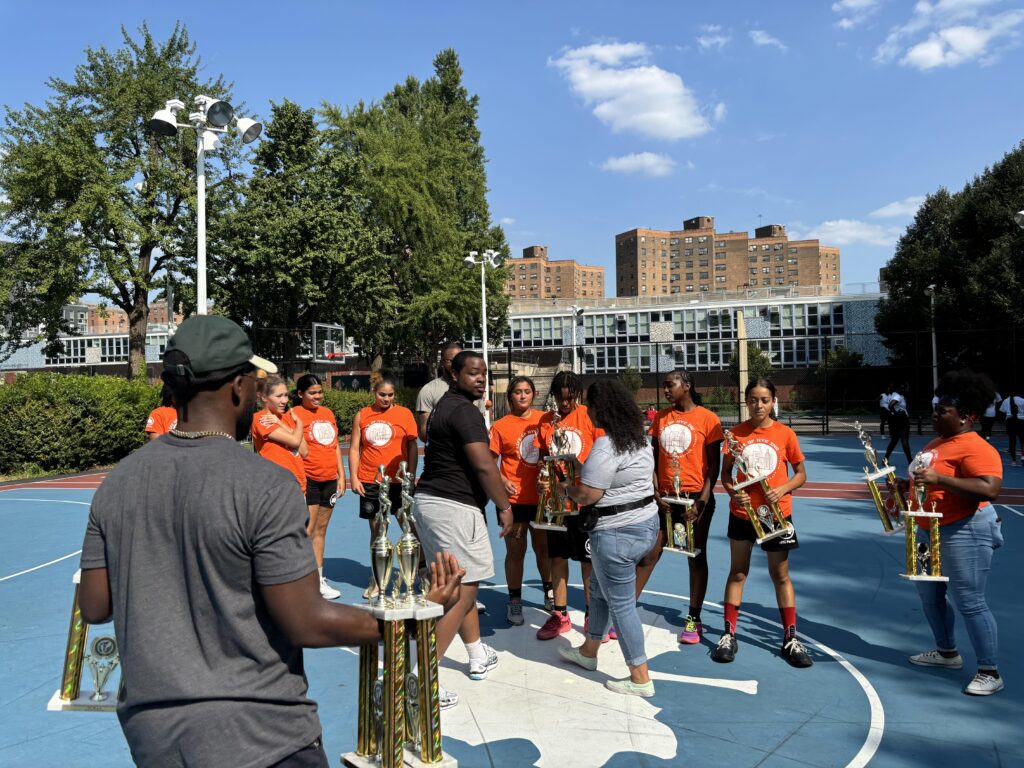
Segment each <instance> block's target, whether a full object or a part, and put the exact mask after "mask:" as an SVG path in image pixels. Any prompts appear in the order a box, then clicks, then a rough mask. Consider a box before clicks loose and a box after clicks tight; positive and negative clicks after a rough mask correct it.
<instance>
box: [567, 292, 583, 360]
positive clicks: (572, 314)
mask: <svg viewBox="0 0 1024 768" xmlns="http://www.w3.org/2000/svg"><path fill="white" fill-rule="evenodd" d="M585 311H586V310H585V309H584V308H583V307H577V306H576V305H575V304H573V305H572V306H571V307H569V323H570V324H571V327H570V329H569V333H570V334H571V336H570V337H569V343H570V344H572V372H573V373H579V371H577V370H576V360H577V349H576V348H577V343H576V320H577V318H580V317H583V313H584V312H585Z"/></svg>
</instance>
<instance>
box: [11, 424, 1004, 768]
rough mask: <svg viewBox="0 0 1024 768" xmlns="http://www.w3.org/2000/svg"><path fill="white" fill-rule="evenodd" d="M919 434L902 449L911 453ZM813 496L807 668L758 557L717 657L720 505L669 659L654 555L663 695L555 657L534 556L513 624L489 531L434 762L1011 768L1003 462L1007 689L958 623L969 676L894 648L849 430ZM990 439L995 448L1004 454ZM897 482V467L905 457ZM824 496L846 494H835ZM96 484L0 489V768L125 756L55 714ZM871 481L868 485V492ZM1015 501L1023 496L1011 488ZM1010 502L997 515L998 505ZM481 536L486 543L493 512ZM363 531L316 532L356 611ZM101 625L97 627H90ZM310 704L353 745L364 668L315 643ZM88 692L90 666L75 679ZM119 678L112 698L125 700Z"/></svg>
mask: <svg viewBox="0 0 1024 768" xmlns="http://www.w3.org/2000/svg"><path fill="white" fill-rule="evenodd" d="M926 439H927V438H925V437H917V438H914V440H913V448H914V450H919V449H920V448H921V447H922V446H923V445H924V442H925V441H926ZM801 443H802V446H803V448H804V451H805V453H806V454H807V456H808V475H809V478H810V481H811V482H812V483H815V484H820V485H817V486H816V488H817V490H816V492H817V493H818V494H819V495H818V496H817V497H814V496H800V497H798V498H797V499H796V500H795V518H794V519H795V520H796V525H797V528H798V531H799V537H800V543H801V546H800V548H799V550H797V551H796V552H794V553H792V554H791V556H790V563H791V574H792V577H793V580H794V583H795V586H796V594H797V608H798V611H799V626H798V630H799V633H800V635H801V636H802V638H803V639H804V640H805V641H806V642H807V645H808V647H809V649H810V650H811V652H812V655H813V658H814V660H815V666H814V667H813V668H811V669H807V670H797V669H793V668H790V667H789V666H788V665H787V664H786V663H785V662H784V661H782V660H781V659H780V658H779V656H778V650H779V644H780V632H781V629H780V626H779V616H778V611H777V609H776V607H775V598H774V591H773V589H772V586H771V582H770V580H769V578H768V574H767V569H766V567H765V559H764V556H763V555H762V554H759V553H758V552H755V555H754V558H753V565H752V568H751V574H750V578H749V580H748V583H747V588H746V593H745V602H744V605H743V606H742V613H741V617H740V622H739V633H738V638H739V644H740V646H739V654H738V656H737V659H736V662H735V663H733V664H730V665H719V664H715V663H713V662H712V661H711V660H710V658H709V653H710V650H711V648H712V647H713V646H714V644H715V642H717V640H718V637H719V634H720V632H721V628H722V611H721V607H720V604H721V600H722V591H723V585H724V579H725V576H726V573H727V570H728V545H727V542H726V538H725V528H726V522H727V513H726V511H725V509H724V503H723V502H724V500H725V499H724V496H721V495H720V496H719V510H718V512H717V513H716V515H715V519H714V521H713V523H712V535H711V541H710V542H709V558H710V565H711V584H710V588H709V592H708V600H709V602H708V603H707V604H706V606H705V610H704V623H705V627H706V628H707V630H708V632H707V635H706V637H705V639H704V641H703V643H702V644H701V645H697V646H679V645H677V644H676V640H675V636H676V634H677V633H678V631H679V628H680V624H681V614H680V611H682V613H683V614H685V612H686V608H687V600H686V593H687V587H688V579H687V575H686V565H685V562H684V560H685V558H682V557H679V556H674V555H672V556H669V555H666V556H665V557H663V558H662V561H661V563H660V564H659V566H658V568H657V570H656V571H655V573H654V576H653V578H652V579H651V581H650V583H649V585H648V590H647V592H646V593H645V594H644V595H643V597H642V599H641V615H642V619H643V621H644V623H645V625H646V628H647V653H648V655H649V656H650V657H651V661H650V664H651V670H652V676H653V677H654V679H655V685H656V689H657V694H656V695H655V697H654V698H652V699H647V700H643V699H636V698H632V697H623V696H617V695H616V694H612V693H610V692H608V691H606V690H605V689H604V688H603V682H604V680H606V679H608V677H624V676H625V675H626V667H625V664H624V663H623V661H622V657H621V653H620V652H619V649H618V645H617V644H616V643H609V644H608V645H605V646H603V648H602V652H601V655H600V664H599V667H598V670H597V672H593V673H588V672H584V671H583V670H580V669H577V668H572V667H569V666H567V665H566V664H564V663H562V662H560V661H559V658H558V655H557V651H556V649H557V646H558V644H560V643H562V644H564V643H570V642H571V643H573V644H578V643H579V642H580V640H581V636H580V635H579V633H578V632H575V631H574V632H571V633H569V634H567V635H563V636H561V637H560V638H557V639H555V640H552V641H549V642H540V641H538V640H536V639H535V638H534V632H535V630H536V628H537V627H538V626H539V625H540V624H541V623H543V621H544V619H545V618H546V617H545V615H544V614H543V611H542V609H541V607H540V606H541V604H542V602H543V601H542V595H541V592H540V589H539V586H538V584H539V583H538V581H537V578H536V577H537V573H536V569H535V567H534V565H533V559H532V553H530V552H528V553H527V570H526V573H527V585H526V589H525V591H524V598H525V601H526V602H527V604H528V605H527V607H526V616H527V620H526V625H525V626H522V627H509V626H508V625H507V624H506V623H505V603H506V598H507V595H506V592H505V591H504V589H503V585H504V575H503V570H502V559H503V554H504V544H503V542H501V541H500V540H499V539H498V538H497V536H496V535H493V536H492V539H493V542H494V551H495V559H496V567H497V573H496V574H495V577H494V578H493V580H492V581H491V582H490V583H489V584H488V585H487V587H486V588H485V589H483V590H481V600H482V601H483V602H484V603H485V604H486V605H487V609H488V610H487V612H486V614H484V615H483V616H482V617H481V622H482V626H483V634H484V640H485V642H487V643H489V644H490V645H492V646H493V647H494V648H495V649H496V650H497V652H498V655H499V658H500V663H499V665H498V667H497V668H496V669H494V670H493V671H492V672H491V673H490V675H489V677H488V679H487V680H485V681H481V682H475V681H472V680H470V679H469V677H468V675H467V673H466V672H467V670H466V658H465V651H464V649H463V648H462V646H461V643H460V642H459V641H457V640H456V642H455V643H453V646H452V649H451V650H450V652H449V655H448V657H447V658H446V659H445V662H444V664H443V665H442V670H441V679H442V683H443V684H444V685H445V687H447V688H449V689H450V690H453V691H456V692H457V693H459V695H460V697H461V702H460V704H459V706H458V707H457V708H455V709H453V710H451V711H449V712H446V713H445V714H444V716H443V730H444V735H445V749H446V751H447V752H449V753H450V754H451V755H452V756H454V757H455V758H457V759H458V761H459V764H460V765H462V766H466V768H470V767H472V766H520V765H521V766H529V765H538V766H573V768H586V767H587V766H617V767H619V766H621V767H624V766H678V765H692V766H730V768H745V767H746V766H774V767H777V768H782V767H783V766H864V765H872V766H915V768H918V767H921V766H927V767H929V768H934V767H937V766H958V767H960V766H967V767H969V768H981V767H982V766H1011V765H1024V738H1022V735H1021V734H1022V732H1024V731H1022V725H1021V723H1022V722H1024V664H1022V662H1021V657H1020V656H1018V654H1019V653H1020V652H1021V650H1022V647H1024V643H1022V641H1024V619H1022V617H1021V612H1020V611H1019V609H1018V608H1016V607H1015V606H1019V594H1020V592H1019V590H1020V585H1021V581H1020V578H1021V566H1020V563H1021V561H1022V557H1024V491H1022V490H1020V489H1024V469H1020V468H1013V467H1010V466H1009V462H1008V461H1007V462H1006V463H1005V465H1004V466H1005V479H1004V486H1005V488H1004V491H1005V494H1004V498H1003V499H1001V500H1000V503H999V505H998V510H999V512H1000V515H1001V517H1002V520H1003V533H1004V536H1005V539H1006V544H1005V546H1004V547H1003V548H1002V549H1001V550H999V551H998V552H997V553H996V557H995V562H994V565H993V570H992V573H991V576H990V580H989V588H988V596H989V602H990V604H991V605H992V607H993V609H994V611H995V614H996V618H997V621H998V622H999V631H1000V641H1001V642H1000V647H1001V651H1002V655H1001V658H1000V665H999V666H1000V671H1001V672H1002V674H1003V676H1004V677H1005V679H1006V681H1007V687H1006V689H1005V690H1004V691H1002V692H1001V693H998V694H996V695H994V696H990V697H986V698H976V697H970V696H965V695H964V694H962V693H961V689H962V687H963V685H964V684H965V683H966V682H967V681H968V680H969V679H970V676H971V674H972V673H973V671H974V662H975V659H974V656H973V652H972V650H971V647H970V643H969V642H968V640H967V638H966V634H965V632H964V631H963V625H962V623H961V622H960V621H959V619H958V625H957V631H958V636H959V640H960V650H961V652H962V653H963V654H964V656H965V666H964V669H963V670H958V671H948V670H936V669H928V668H919V667H913V666H911V665H909V664H908V663H907V656H908V655H910V654H912V653H916V652H918V651H922V650H926V649H930V648H931V647H932V640H931V634H930V632H929V630H928V627H927V624H926V622H925V619H924V616H923V614H922V611H921V606H920V602H919V600H918V597H917V593H916V589H915V587H914V586H913V585H912V584H910V583H908V582H906V581H904V580H902V579H900V578H899V577H898V575H897V574H898V573H899V572H900V570H901V566H902V557H903V548H902V547H903V540H902V537H898V536H897V537H885V536H882V535H881V533H880V529H881V526H880V523H879V521H878V518H877V515H876V513H875V511H874V508H873V506H872V504H871V502H870V501H869V500H868V499H867V498H866V494H861V498H851V496H854V494H853V493H851V489H852V488H854V487H855V486H846V485H839V484H847V483H857V482H858V475H859V471H860V467H861V464H862V457H861V450H860V446H859V443H858V442H857V440H856V438H855V437H853V436H852V435H849V436H843V437H831V438H820V437H818V438H811V437H803V438H802V439H801ZM998 447H1000V448H1005V445H1003V444H1000V445H999V446H998ZM898 459H899V460H898V461H897V462H896V463H897V466H898V467H899V468H900V471H901V473H902V472H905V469H906V463H905V460H904V459H903V458H902V456H899V457H898ZM830 484H837V485H834V486H832V485H830ZM90 485H94V483H90V482H89V479H88V477H85V478H79V479H74V480H65V481H60V482H56V483H34V484H33V483H28V484H22V485H17V486H7V487H0V521H2V525H3V539H2V540H3V545H2V548H0V627H2V629H0V658H2V667H3V685H2V686H0V765H2V766H19V767H20V766H93V765H102V766H106V767H108V768H115V767H116V766H129V765H131V764H132V763H131V757H130V754H129V752H128V748H127V745H126V744H125V741H124V738H123V737H122V735H121V730H120V728H119V726H118V723H117V719H116V717H115V715H113V714H112V713H96V712H49V711H47V708H46V705H47V702H48V700H49V699H50V697H51V695H52V694H53V693H54V691H55V690H56V689H57V687H58V682H59V679H60V673H61V665H62V661H63V653H64V644H65V641H66V637H67V628H68V620H69V616H70V609H71V600H72V591H73V587H72V582H71V579H72V575H73V574H74V572H75V570H76V569H77V567H78V557H77V550H78V549H79V548H80V547H81V543H82V536H83V533H84V529H85V522H86V517H87V513H88V504H89V501H90V499H91V497H92V494H93V490H92V489H91V488H90ZM861 487H862V485H861ZM1011 489H1016V490H1011ZM1004 502H1005V503H1004ZM490 524H491V530H492V534H493V533H494V531H495V528H494V519H493V513H492V514H491V515H490ZM368 538H369V537H368V533H367V531H366V524H365V522H363V521H361V520H359V519H358V518H357V515H356V502H355V499H354V497H353V495H352V494H347V495H346V496H345V497H344V498H343V499H342V500H341V501H340V502H339V504H338V508H337V510H336V512H335V514H334V519H333V521H332V523H331V528H330V531H329V533H328V539H327V560H326V562H325V575H326V576H327V577H328V579H329V580H330V581H331V582H332V583H334V584H335V585H336V586H337V587H338V588H339V589H340V590H341V591H342V598H341V599H342V601H345V602H357V601H358V600H359V599H360V593H361V592H362V590H363V588H364V587H365V586H366V584H367V583H368V580H369V567H368V552H367V549H368V547H367V544H368ZM570 580H571V581H575V582H577V583H576V585H575V587H574V588H573V589H572V590H571V592H570V606H571V607H572V608H574V609H577V610H576V612H575V613H574V614H573V618H574V623H575V625H576V627H577V629H579V628H580V627H581V624H582V608H583V597H582V590H581V589H580V588H579V584H578V582H579V571H578V569H577V567H576V566H575V565H573V566H572V573H571V579H570ZM103 629H106V630H107V631H112V628H110V627H108V628H93V630H92V631H93V634H94V636H95V633H97V632H98V631H102V630H103ZM306 670H307V675H308V677H309V683H310V695H311V696H312V697H313V698H314V699H315V700H316V701H318V702H319V705H320V717H321V720H322V722H323V727H324V742H325V746H326V749H327V753H328V755H329V756H330V759H331V762H332V764H333V765H339V764H340V762H339V761H338V756H339V755H340V754H341V753H342V752H345V751H348V750H350V749H352V748H353V746H354V744H355V736H356V728H355V719H356V673H357V656H356V654H355V652H354V651H352V650H350V649H328V650H316V651H307V654H306ZM86 678H87V679H88V671H87V672H86ZM116 685H117V679H116V677H115V678H114V679H112V680H111V682H110V683H108V688H113V689H116Z"/></svg>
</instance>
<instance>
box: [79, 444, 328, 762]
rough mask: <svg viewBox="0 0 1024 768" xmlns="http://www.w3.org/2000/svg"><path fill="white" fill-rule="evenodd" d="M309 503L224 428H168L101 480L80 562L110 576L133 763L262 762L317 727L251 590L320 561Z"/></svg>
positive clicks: (282, 641) (288, 656) (296, 667)
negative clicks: (202, 431)
mask: <svg viewBox="0 0 1024 768" xmlns="http://www.w3.org/2000/svg"><path fill="white" fill-rule="evenodd" d="M308 514H309V513H308V511H307V509H306V504H305V500H304V499H303V497H302V495H301V494H300V493H299V492H298V488H297V487H296V485H295V478H294V477H292V475H291V473H289V472H288V471H287V470H285V469H282V468H281V467H279V466H277V465H276V464H273V463H271V462H269V461H267V460H266V459H263V458H261V457H259V456H257V455H256V454H253V453H252V452H250V451H247V450H245V449H244V448H243V447H242V446H240V445H239V444H238V443H236V442H235V441H233V440H228V439H226V438H220V437H208V438H203V439H200V440H183V439H180V438H176V437H173V436H171V435H164V436H162V437H160V438H159V439H157V440H155V441H153V442H151V443H148V444H147V445H145V446H143V447H142V448H140V449H139V450H137V451H136V452H135V453H133V454H132V455H131V456H129V457H128V458H126V459H124V460H123V461H122V462H121V463H120V464H118V465H117V467H116V468H115V469H114V470H113V471H112V472H111V473H110V474H109V475H108V476H107V479H106V480H105V481H104V482H103V484H102V485H101V486H100V488H99V490H98V491H97V492H96V495H95V497H94V498H93V501H92V507H91V509H90V511H89V524H88V528H87V530H86V534H85V543H84V544H83V545H82V561H81V566H82V568H83V569H88V568H106V569H107V570H108V575H109V577H110V590H111V596H112V598H113V610H114V630H115V634H116V636H117V643H118V646H119V647H120V655H121V668H122V670H123V673H124V681H125V685H124V691H123V693H122V695H121V696H120V698H119V700H118V705H117V714H118V718H119V719H120V721H121V727H122V728H123V729H124V734H125V738H126V739H127V740H128V745H129V747H130V748H131V751H132V758H133V759H134V760H135V762H136V763H138V764H139V765H145V766H207V765H210V766H212V765H231V766H239V767H240V768H241V767H242V766H246V767H250V766H251V767H252V768H257V767H259V766H267V765H271V764H273V763H275V762H277V761H279V760H280V759H282V758H283V757H285V756H287V755H289V754H291V753H292V752H295V751H296V750H299V749H301V748H303V747H305V746H306V745H308V744H310V743H311V742H312V741H313V740H314V739H316V738H317V737H318V736H319V735H320V733H321V726H320V721H319V718H318V717H317V714H316V704H315V702H313V701H311V700H310V699H309V698H308V697H307V696H306V690H307V684H306V675H305V672H304V671H303V665H302V649H301V648H298V647H296V646H294V645H292V644H291V643H290V642H289V641H288V640H287V639H286V638H285V636H284V635H283V633H282V632H281V631H280V630H279V629H278V628H277V626H276V625H275V624H274V622H273V621H272V620H271V619H270V616H269V614H268V612H267V606H266V603H265V602H264V601H263V598H262V595H261V593H260V590H259V587H258V585H260V584H263V585H273V584H284V583H287V582H290V581H295V580H296V579H299V578H302V577H303V576H306V575H307V574H309V573H310V572H311V571H314V570H316V561H315V560H314V559H313V551H312V547H311V546H310V542H309V538H308V536H307V535H306V529H305V525H306V520H307V517H308Z"/></svg>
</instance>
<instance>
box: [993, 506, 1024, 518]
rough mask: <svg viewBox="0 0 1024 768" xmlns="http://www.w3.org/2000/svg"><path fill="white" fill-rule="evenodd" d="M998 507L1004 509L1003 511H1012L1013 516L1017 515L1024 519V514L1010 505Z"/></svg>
mask: <svg viewBox="0 0 1024 768" xmlns="http://www.w3.org/2000/svg"><path fill="white" fill-rule="evenodd" d="M998 506H1000V507H1002V508H1003V509H1008V510H1010V511H1011V512H1013V514H1015V515H1019V516H1020V517H1024V512H1020V511H1018V510H1016V509H1014V508H1013V507H1011V506H1010V505H1009V504H999V505H998Z"/></svg>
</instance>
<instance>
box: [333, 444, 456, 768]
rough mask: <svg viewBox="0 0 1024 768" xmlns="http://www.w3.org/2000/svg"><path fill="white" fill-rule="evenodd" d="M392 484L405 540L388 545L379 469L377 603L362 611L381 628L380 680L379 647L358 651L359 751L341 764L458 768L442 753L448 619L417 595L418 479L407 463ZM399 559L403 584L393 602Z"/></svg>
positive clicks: (383, 476)
mask: <svg viewBox="0 0 1024 768" xmlns="http://www.w3.org/2000/svg"><path fill="white" fill-rule="evenodd" d="M395 479H396V480H398V481H399V482H400V483H401V484H402V505H401V507H400V508H399V510H398V522H399V525H400V526H401V528H402V535H401V537H399V539H398V542H397V543H396V544H394V545H392V544H391V542H390V541H389V540H388V522H389V516H390V513H391V501H390V499H389V497H388V493H387V491H388V488H389V486H390V483H391V478H390V477H388V475H387V468H386V467H385V466H383V465H381V466H380V467H379V468H378V470H377V477H376V482H378V483H379V484H380V486H379V487H380V488H381V491H380V504H379V507H378V512H377V516H376V522H377V536H376V537H375V538H374V540H373V543H372V544H371V546H370V559H371V563H372V569H373V580H374V583H375V584H376V586H377V588H378V590H379V592H378V597H377V599H376V600H375V601H373V602H371V603H369V604H365V603H364V604H362V605H360V606H358V607H361V608H362V609H364V610H367V611H369V612H370V613H372V614H373V616H374V617H376V618H377V619H380V620H382V621H383V622H384V652H383V657H384V658H383V661H384V664H383V667H384V672H383V675H380V676H379V675H378V661H379V659H380V653H381V652H380V647H379V644H378V643H376V642H373V643H367V644H365V645H363V646H361V647H360V648H359V706H358V710H357V720H356V748H355V751H353V752H348V753H346V754H343V755H342V756H341V760H342V763H343V764H344V765H346V766H351V767H352V768H371V767H372V768H402V766H405V765H408V766H421V765H424V766H425V765H430V766H441V767H442V768H453V767H454V766H457V765H458V764H457V762H456V761H455V760H454V759H453V758H452V757H451V756H449V755H447V754H446V753H445V752H444V751H443V750H442V749H441V701H440V697H439V688H438V685H439V682H438V670H437V619H438V618H439V617H440V616H441V615H443V614H444V607H443V606H441V605H438V604H436V603H431V602H429V601H428V600H427V599H426V593H427V585H426V584H422V585H421V592H420V594H419V595H417V594H416V577H417V572H416V569H417V566H418V565H419V553H420V542H419V540H418V539H417V538H416V534H415V531H414V526H415V521H414V519H413V514H412V506H413V504H414V502H415V499H414V497H413V495H412V484H413V476H412V473H410V472H409V470H408V465H407V464H406V463H405V462H404V461H403V462H402V463H401V464H400V465H399V468H398V472H397V473H396V475H395ZM396 560H397V563H398V578H397V579H395V580H394V582H393V588H392V590H391V594H390V596H388V595H387V589H388V586H389V585H391V584H392V578H393V573H392V570H393V567H394V564H395V561H396ZM403 586H404V589H403V588H402V587H403ZM408 620H412V621H414V622H415V627H416V629H415V634H416V655H417V658H418V669H417V671H416V672H413V671H412V670H410V669H409V660H410V659H411V658H412V656H411V654H410V652H409V650H410V646H409V641H410V638H409V633H407V632H406V622H407V621H408Z"/></svg>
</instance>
